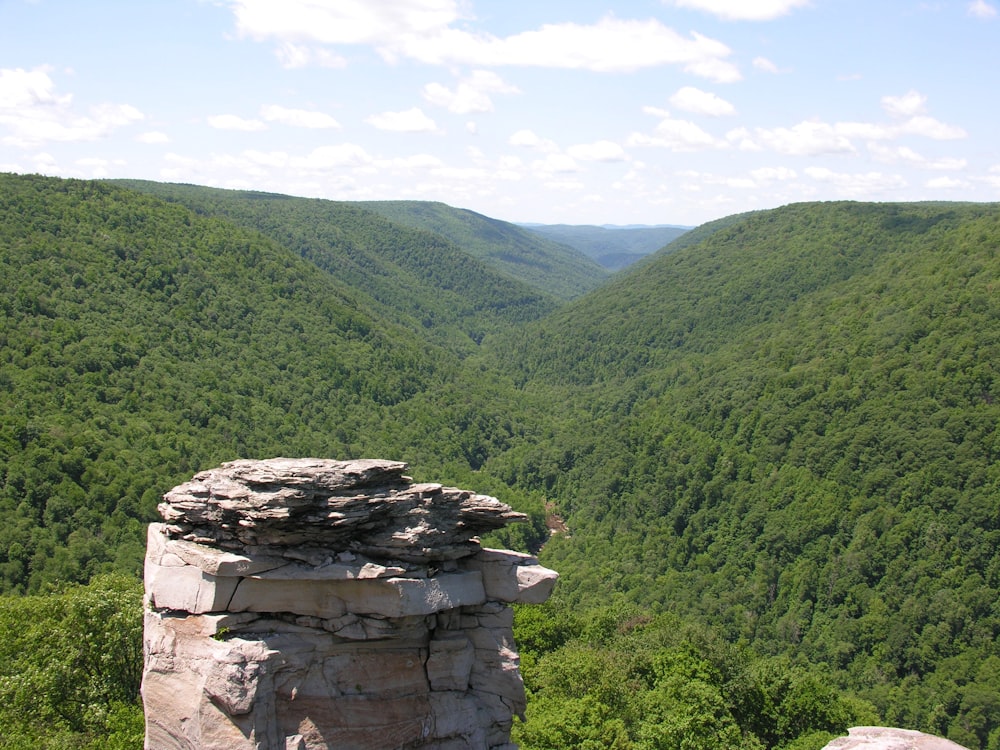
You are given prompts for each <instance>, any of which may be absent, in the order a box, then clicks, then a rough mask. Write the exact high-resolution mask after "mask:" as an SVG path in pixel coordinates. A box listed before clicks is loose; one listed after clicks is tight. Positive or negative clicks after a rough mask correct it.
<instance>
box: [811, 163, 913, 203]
mask: <svg viewBox="0 0 1000 750" xmlns="http://www.w3.org/2000/svg"><path fill="white" fill-rule="evenodd" d="M804 171H805V173H806V175H808V176H809V177H811V178H812V179H814V180H816V181H817V182H823V183H827V184H829V185H832V186H833V187H834V188H836V190H837V192H838V193H840V194H841V195H845V196H849V197H853V198H866V197H871V196H874V195H877V194H879V193H885V192H887V191H892V190H900V189H902V188H904V187H906V180H904V179H903V178H902V177H901V176H899V175H892V174H883V173H882V172H865V173H854V174H851V173H846V172H834V171H833V170H831V169H827V168H826V167H807V168H806V169H805V170H804Z"/></svg>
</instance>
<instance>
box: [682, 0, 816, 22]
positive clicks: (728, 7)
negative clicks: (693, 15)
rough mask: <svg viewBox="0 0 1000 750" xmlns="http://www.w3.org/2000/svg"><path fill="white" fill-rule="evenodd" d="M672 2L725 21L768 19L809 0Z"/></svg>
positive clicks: (689, 0) (688, 0)
mask: <svg viewBox="0 0 1000 750" xmlns="http://www.w3.org/2000/svg"><path fill="white" fill-rule="evenodd" d="M673 4H674V5H676V6H677V7H679V8H692V9H694V10H703V11H705V12H706V13H711V14H712V15H713V16H718V17H719V18H722V19H723V20H726V21H770V20H772V19H775V18H778V17H780V16H783V15H786V14H788V13H790V12H791V11H792V10H794V9H795V8H802V7H805V6H807V5H809V0H673Z"/></svg>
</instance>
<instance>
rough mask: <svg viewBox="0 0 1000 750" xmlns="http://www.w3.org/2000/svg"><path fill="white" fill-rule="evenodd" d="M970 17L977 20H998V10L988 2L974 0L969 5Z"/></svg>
mask: <svg viewBox="0 0 1000 750" xmlns="http://www.w3.org/2000/svg"><path fill="white" fill-rule="evenodd" d="M969 15H970V16H974V17H975V18H996V17H997V9H996V8H995V7H993V6H992V5H990V3H988V2H986V0H974V2H971V3H969Z"/></svg>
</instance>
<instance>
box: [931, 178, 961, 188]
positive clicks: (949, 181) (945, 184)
mask: <svg viewBox="0 0 1000 750" xmlns="http://www.w3.org/2000/svg"><path fill="white" fill-rule="evenodd" d="M968 185H969V183H967V182H965V181H964V180H956V179H955V178H954V177H934V178H931V179H930V180H927V181H926V182H925V183H924V187H926V188H930V189H932V190H954V189H956V188H964V187H968Z"/></svg>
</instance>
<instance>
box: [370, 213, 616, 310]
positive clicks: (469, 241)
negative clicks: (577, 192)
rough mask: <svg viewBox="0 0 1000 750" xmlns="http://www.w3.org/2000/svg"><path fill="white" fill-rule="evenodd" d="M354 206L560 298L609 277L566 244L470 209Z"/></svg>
mask: <svg viewBox="0 0 1000 750" xmlns="http://www.w3.org/2000/svg"><path fill="white" fill-rule="evenodd" d="M357 205H359V206H363V207H365V208H368V209H370V210H372V211H375V212H377V213H379V214H381V215H382V216H385V217H386V218H388V219H391V220H392V221H395V222H397V223H399V224H402V225H404V226H409V227H416V228H419V229H426V230H429V231H431V232H435V233H437V234H440V235H441V236H443V237H447V238H448V239H450V240H451V241H452V242H454V243H455V244H457V245H458V246H459V247H461V248H462V249H463V250H465V251H466V252H468V253H471V254H472V255H474V256H475V257H477V258H480V259H482V260H483V261H484V262H486V263H488V264H489V265H490V266H492V267H493V268H496V269H498V270H500V271H503V272H504V273H506V274H507V275H509V276H511V277H512V278H515V279H520V280H521V281H524V282H525V283H527V284H530V285H532V286H534V287H536V288H538V289H541V290H543V291H545V292H547V293H549V294H553V295H555V296H557V297H559V298H560V299H573V298H574V297H579V296H580V295H581V294H583V293H585V292H588V291H590V290H591V289H594V288H596V287H597V286H599V285H600V284H601V283H602V282H603V281H604V280H605V278H607V272H606V271H605V269H604V268H602V267H601V265H599V264H598V263H596V262H594V261H593V260H592V259H591V258H590V257H588V256H587V255H586V254H583V253H581V252H580V250H579V249H577V248H575V247H574V246H572V245H570V244H569V243H562V242H560V241H553V240H551V239H547V238H545V237H541V236H538V234H537V233H532V232H529V231H526V230H525V229H524V228H522V227H519V226H518V225H516V224H510V223H508V222H506V221H499V220H498V219H491V218H489V217H488V216H483V215H482V214H477V213H475V212H474V211H469V210H467V209H461V208H452V207H451V206H448V205H445V204H444V203H435V202H430V201H361V202H359V203H358V204H357Z"/></svg>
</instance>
